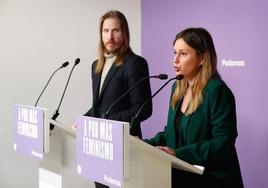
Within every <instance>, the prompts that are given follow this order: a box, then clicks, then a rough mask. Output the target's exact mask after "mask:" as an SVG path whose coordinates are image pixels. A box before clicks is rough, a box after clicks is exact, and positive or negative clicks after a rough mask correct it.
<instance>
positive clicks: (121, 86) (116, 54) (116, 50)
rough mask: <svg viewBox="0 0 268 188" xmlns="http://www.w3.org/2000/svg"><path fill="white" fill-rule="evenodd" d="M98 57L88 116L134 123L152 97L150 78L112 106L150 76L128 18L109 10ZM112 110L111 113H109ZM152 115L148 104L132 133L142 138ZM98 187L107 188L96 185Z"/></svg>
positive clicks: (100, 33) (100, 28)
mask: <svg viewBox="0 0 268 188" xmlns="http://www.w3.org/2000/svg"><path fill="white" fill-rule="evenodd" d="M99 35H100V40H99V58H98V60H96V61H95V62H94V63H93V64H92V89H93V103H92V104H93V105H92V108H91V109H90V110H89V111H88V112H87V113H86V114H85V115H86V116H92V117H100V118H101V117H104V115H106V118H107V119H112V120H118V121H125V122H131V119H132V117H134V116H135V114H136V113H137V111H138V110H139V108H140V107H141V105H142V104H143V103H144V102H145V101H146V100H147V99H148V98H150V96H151V88H150V82H149V79H145V80H144V81H142V82H141V83H140V84H138V85H137V86H135V87H133V89H131V90H130V92H129V93H128V94H127V95H126V96H124V97H123V98H122V99H120V100H118V101H117V103H116V104H115V105H114V106H113V107H112V108H111V109H109V107H111V105H112V104H113V103H114V102H115V101H116V100H117V99H118V98H119V97H120V96H121V95H122V94H124V93H125V92H126V91H127V90H129V88H131V87H132V86H134V85H135V83H137V82H138V81H139V80H141V79H142V78H145V77H147V76H149V70H148V65H147V62H146V60H145V59H144V58H142V57H140V56H138V55H136V54H134V53H133V51H132V50H131V48H130V45H129V43H130V34H129V28H128V23H127V20H126V18H125V16H124V15H123V14H122V13H121V12H119V11H115V10H113V11H109V12H107V13H105V14H104V15H103V16H102V17H101V19H100V27H99ZM108 109H109V113H108V114H107V111H108ZM151 114H152V102H149V103H148V104H147V105H146V106H145V108H144V109H143V111H142V113H140V116H139V117H138V118H137V123H136V124H135V126H133V127H131V129H130V134H131V135H133V136H138V137H140V138H141V137H142V134H141V128H140V122H141V121H143V120H145V119H147V118H148V117H150V116H151ZM95 185H96V187H97V188H101V187H107V186H105V185H102V184H100V183H97V182H96V183H95Z"/></svg>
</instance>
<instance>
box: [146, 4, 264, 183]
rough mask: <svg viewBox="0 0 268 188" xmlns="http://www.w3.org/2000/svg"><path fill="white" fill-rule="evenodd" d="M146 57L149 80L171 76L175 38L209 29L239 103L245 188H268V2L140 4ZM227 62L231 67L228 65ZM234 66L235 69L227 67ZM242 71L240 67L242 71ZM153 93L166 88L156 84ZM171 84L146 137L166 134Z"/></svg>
mask: <svg viewBox="0 0 268 188" xmlns="http://www.w3.org/2000/svg"><path fill="white" fill-rule="evenodd" d="M141 2H142V55H143V56H144V57H145V58H146V59H147V60H148V62H149V68H150V74H151V75H153V74H158V73H167V74H169V76H170V77H172V76H174V73H173V70H172V63H171V62H172V57H173V48H172V42H173V39H174V37H175V35H176V34H177V33H178V32H179V31H181V30H182V29H185V28H187V27H205V28H206V29H207V30H208V31H209V32H210V33H211V35H212V37H213V39H214V43H215V46H216V50H217V53H218V69H219V72H220V73H221V75H222V77H223V79H224V80H225V81H226V83H227V84H228V85H229V87H230V88H231V89H232V91H233V93H234V94H235V97H236V106H237V117H238V134H239V136H238V139H237V143H236V147H237V151H238V155H239V160H240V165H241V170H242V174H243V179H244V185H245V187H266V186H267V185H268V175H267V171H268V165H267V164H266V161H267V159H268V145H267V144H268V118H267V112H268V110H267V106H268V100H267V99H266V96H268V84H267V82H268V81H267V80H268V75H267V73H266V71H267V70H268V63H267V60H268V52H267V51H268V50H267V49H268V48H267V44H268V37H267V33H268V22H267V17H268V13H267V9H268V1H264V0H256V1H251V0H236V1H233V0H225V1H213V0H202V1H196V0H187V1H186V0H169V1H163V0H142V1H141ZM226 62H227V63H226ZM230 63H231V64H232V66H227V65H230ZM241 64H242V65H244V66H238V65H241ZM151 83H152V90H153V92H154V91H155V90H156V89H158V88H159V87H160V86H161V85H162V84H163V83H162V82H161V81H156V80H152V82H151ZM170 89H171V84H170V85H169V86H167V87H166V88H165V90H164V91H163V92H161V94H160V95H158V96H157V97H155V99H154V109H153V115H152V117H151V118H150V119H149V120H147V121H146V122H145V123H143V134H144V137H146V138H148V137H152V136H153V135H155V133H156V132H158V131H160V130H163V127H164V126H165V123H166V117H167V109H168V102H169V94H170Z"/></svg>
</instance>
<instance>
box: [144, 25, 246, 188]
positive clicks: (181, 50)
mask: <svg viewBox="0 0 268 188" xmlns="http://www.w3.org/2000/svg"><path fill="white" fill-rule="evenodd" d="M173 45H174V59H173V66H174V70H175V74H176V76H178V75H183V76H184V79H183V80H180V81H176V82H175V83H174V84H173V87H172V94H171V99H170V108H169V113H168V120H167V126H166V127H165V130H164V131H163V132H160V133H158V134H157V135H156V136H155V137H154V138H152V139H145V140H144V141H145V142H147V143H149V144H151V145H154V146H157V147H158V148H159V149H161V150H163V151H165V152H167V153H169V154H171V155H174V156H176V157H178V158H180V159H182V160H185V161H187V162H189V163H191V164H195V165H201V166H204V167H205V172H204V174H203V175H195V174H191V173H187V172H183V171H180V170H177V169H172V187H174V188H175V187H176V188H177V187H179V188H181V187H187V188H188V187H204V188H208V187H213V188H220V187H226V188H227V187H228V188H238V187H239V188H240V187H243V182H242V177H241V173H240V167H239V162H238V158H237V154H236V149H235V140H236V137H237V128H236V110H235V99H234V96H233V94H232V92H231V90H230V89H229V88H228V87H227V86H226V84H225V83H224V82H223V81H222V80H221V78H220V75H219V74H218V72H217V55H216V51H215V47H214V44H213V40H212V37H211V35H210V34H209V33H208V32H207V31H206V30H205V29H203V28H188V29H185V30H183V31H182V32H180V33H179V34H177V36H176V38H175V40H174V43H173Z"/></svg>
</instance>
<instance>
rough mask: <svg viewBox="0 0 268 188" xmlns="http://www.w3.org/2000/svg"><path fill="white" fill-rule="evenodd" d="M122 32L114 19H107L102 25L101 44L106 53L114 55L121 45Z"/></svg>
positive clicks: (118, 23) (117, 21)
mask: <svg viewBox="0 0 268 188" xmlns="http://www.w3.org/2000/svg"><path fill="white" fill-rule="evenodd" d="M123 40H124V39H123V32H122V30H121V26H120V22H119V20H118V19H116V18H107V19H106V20H104V22H103V25H102V42H103V45H104V47H105V48H106V52H107V53H116V52H117V51H118V49H119V48H120V47H121V46H122V43H123Z"/></svg>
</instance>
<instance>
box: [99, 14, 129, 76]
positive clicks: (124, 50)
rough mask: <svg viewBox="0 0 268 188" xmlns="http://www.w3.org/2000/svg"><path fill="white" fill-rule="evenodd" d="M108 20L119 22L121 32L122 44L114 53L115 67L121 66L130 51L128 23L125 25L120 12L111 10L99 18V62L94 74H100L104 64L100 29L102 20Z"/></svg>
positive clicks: (103, 48) (124, 19) (125, 20)
mask: <svg viewBox="0 0 268 188" xmlns="http://www.w3.org/2000/svg"><path fill="white" fill-rule="evenodd" d="M108 18H115V19H117V20H118V21H119V22H120V26H121V30H122V33H123V44H122V46H121V47H120V49H119V51H118V52H117V53H116V57H117V58H116V60H115V64H117V65H121V64H123V61H124V58H125V56H126V54H127V53H128V52H129V51H130V50H131V49H130V46H129V43H130V35H129V28H128V23H127V19H126V17H125V16H124V14H122V13H121V12H119V11H117V10H111V11H109V12H107V13H105V14H104V15H103V16H102V17H101V18H100V27H99V36H100V38H99V60H98V63H97V66H96V70H95V73H100V72H102V69H103V66H104V63H105V57H104V54H105V47H104V44H103V41H102V27H103V22H104V20H106V19H108Z"/></svg>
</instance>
